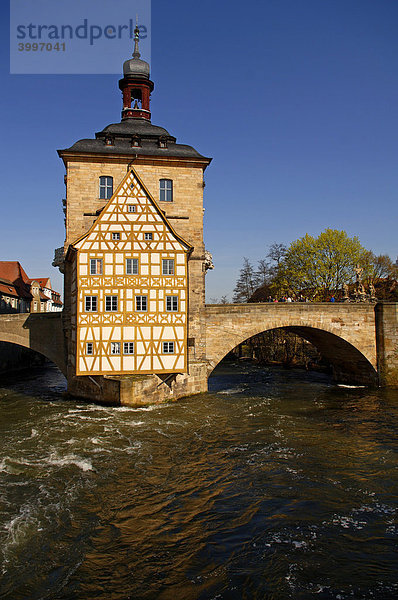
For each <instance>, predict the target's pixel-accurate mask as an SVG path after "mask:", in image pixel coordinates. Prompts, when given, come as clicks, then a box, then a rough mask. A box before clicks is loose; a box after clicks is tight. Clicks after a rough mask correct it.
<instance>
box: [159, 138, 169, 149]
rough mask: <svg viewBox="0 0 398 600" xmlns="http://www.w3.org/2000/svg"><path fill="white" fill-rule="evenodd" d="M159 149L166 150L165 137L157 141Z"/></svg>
mask: <svg viewBox="0 0 398 600" xmlns="http://www.w3.org/2000/svg"><path fill="white" fill-rule="evenodd" d="M158 145H159V148H167V137H165V136H163V135H162V137H160V138H159V141H158Z"/></svg>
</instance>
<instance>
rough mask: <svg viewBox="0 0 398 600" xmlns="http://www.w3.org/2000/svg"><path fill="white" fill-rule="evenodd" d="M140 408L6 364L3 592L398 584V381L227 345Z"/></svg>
mask: <svg viewBox="0 0 398 600" xmlns="http://www.w3.org/2000/svg"><path fill="white" fill-rule="evenodd" d="M210 388H211V390H210V392H209V393H207V394H203V395H201V396H198V397H194V398H191V399H185V400H181V401H178V402H176V403H173V404H166V405H162V406H156V407H148V408H139V409H130V408H123V407H121V408H110V407H101V406H95V405H93V404H84V403H82V402H81V401H73V400H70V399H67V400H66V399H64V398H63V396H62V392H63V390H64V380H63V378H62V376H61V375H60V374H59V372H57V371H56V369H55V368H54V369H51V368H49V369H37V370H35V371H34V372H33V373H32V374H30V376H28V375H23V376H19V378H18V381H16V380H15V377H13V378H11V377H8V379H7V378H6V379H4V378H3V379H2V381H1V384H0V410H1V420H0V427H1V441H0V444H1V458H0V471H1V478H0V481H1V484H0V500H1V506H0V512H1V514H0V520H1V524H0V546H1V550H0V552H1V569H2V579H1V584H0V598H2V599H7V600H22V599H24V600H39V599H41V600H44V599H52V600H102V599H104V600H105V599H106V600H128V599H134V600H137V599H138V600H141V599H143V600H146V599H148V600H152V599H153V600H155V599H156V600H158V599H159V600H169V599H170V600H186V599H189V600H196V599H197V600H210V599H214V600H216V599H220V600H235V599H236V600H241V599H246V600H259V599H266V600H285V599H289V598H292V599H295V600H296V599H298V600H302V599H307V598H316V599H332V598H333V599H338V600H344V599H355V600H357V599H358V600H359V599H361V600H370V599H371V600H389V599H393V598H397V597H398V573H397V546H398V540H397V533H398V511H397V480H398V474H397V462H398V461H397V450H398V441H397V439H398V436H397V429H398V391H386V390H372V391H370V390H368V389H365V388H348V387H338V386H336V385H334V384H333V383H332V382H331V381H330V380H329V379H328V377H327V376H326V375H321V374H315V373H305V372H300V371H297V370H291V371H286V370H283V369H278V368H272V369H267V368H259V367H256V366H253V365H249V364H236V363H225V364H222V365H221V366H220V367H219V368H218V369H217V370H216V372H215V373H214V376H213V377H212V378H211V380H210Z"/></svg>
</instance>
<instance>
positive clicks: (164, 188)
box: [159, 179, 173, 202]
mask: <svg viewBox="0 0 398 600" xmlns="http://www.w3.org/2000/svg"><path fill="white" fill-rule="evenodd" d="M159 200H160V201H161V202H173V181H172V180H171V179H161V180H160V181H159Z"/></svg>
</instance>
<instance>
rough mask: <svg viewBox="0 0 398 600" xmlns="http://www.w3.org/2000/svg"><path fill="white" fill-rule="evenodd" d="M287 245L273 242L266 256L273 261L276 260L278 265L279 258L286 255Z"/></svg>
mask: <svg viewBox="0 0 398 600" xmlns="http://www.w3.org/2000/svg"><path fill="white" fill-rule="evenodd" d="M286 252H287V247H286V246H285V244H278V243H277V242H274V243H273V244H271V245H270V246H269V250H268V254H267V258H270V259H271V260H273V261H274V262H276V264H277V266H279V264H280V262H281V260H282V259H283V258H284V257H285V256H286Z"/></svg>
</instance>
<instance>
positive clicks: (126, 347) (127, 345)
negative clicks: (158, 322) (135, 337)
mask: <svg viewBox="0 0 398 600" xmlns="http://www.w3.org/2000/svg"><path fill="white" fill-rule="evenodd" d="M123 354H126V355H129V354H134V342H123Z"/></svg>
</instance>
